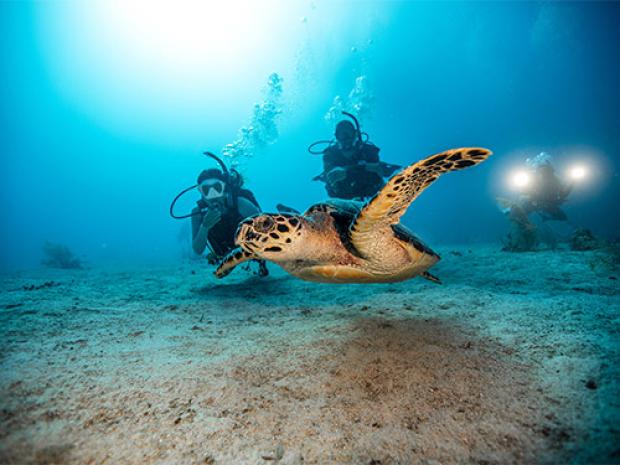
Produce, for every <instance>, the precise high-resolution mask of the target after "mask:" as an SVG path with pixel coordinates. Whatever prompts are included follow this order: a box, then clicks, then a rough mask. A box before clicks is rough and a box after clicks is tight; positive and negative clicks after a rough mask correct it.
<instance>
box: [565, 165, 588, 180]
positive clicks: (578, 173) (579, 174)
mask: <svg viewBox="0 0 620 465" xmlns="http://www.w3.org/2000/svg"><path fill="white" fill-rule="evenodd" d="M586 174H587V171H586V169H585V167H584V166H581V165H576V166H573V167H572V168H571V169H570V170H569V171H568V176H569V177H570V178H571V179H572V180H573V181H582V180H583V179H584V178H585V177H586Z"/></svg>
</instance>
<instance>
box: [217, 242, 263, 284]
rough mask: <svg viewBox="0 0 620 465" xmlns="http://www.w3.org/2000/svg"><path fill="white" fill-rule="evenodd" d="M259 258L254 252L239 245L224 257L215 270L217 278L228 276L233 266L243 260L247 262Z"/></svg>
mask: <svg viewBox="0 0 620 465" xmlns="http://www.w3.org/2000/svg"><path fill="white" fill-rule="evenodd" d="M255 258H257V257H256V256H255V255H254V254H252V253H250V252H246V251H245V250H243V249H241V248H240V247H237V248H236V249H233V250H231V251H230V252H228V254H227V255H226V256H225V257H224V258H223V259H222V261H221V262H220V264H219V265H218V267H217V269H216V270H215V273H214V274H215V277H216V278H223V277H224V276H227V275H228V274H229V273H230V272H231V271H232V270H233V268H235V267H236V266H237V265H239V264H240V263H243V262H247V261H248V260H252V259H255Z"/></svg>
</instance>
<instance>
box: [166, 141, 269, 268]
mask: <svg viewBox="0 0 620 465" xmlns="http://www.w3.org/2000/svg"><path fill="white" fill-rule="evenodd" d="M205 155H208V156H210V157H211V158H213V159H215V160H216V161H217V162H218V163H219V164H220V166H221V167H222V169H221V170H220V169H216V168H211V169H208V170H203V171H202V172H201V173H200V174H199V175H198V180H197V183H196V185H194V186H191V187H188V188H187V189H184V190H183V191H182V192H181V193H180V194H179V195H177V196H176V198H175V199H174V201H173V202H172V204H171V206H170V215H171V216H172V217H173V218H176V219H182V218H187V217H190V216H191V218H192V249H193V250H194V252H195V253H196V254H198V255H202V254H203V253H204V251H205V249H206V248H207V246H208V247H209V249H210V251H211V253H210V254H209V255H208V259H209V262H210V263H212V264H213V263H216V262H217V261H218V260H221V259H222V258H224V256H225V255H226V254H227V253H228V252H230V251H231V250H233V249H234V248H235V233H236V231H237V226H238V225H239V223H240V222H241V221H242V220H243V219H245V218H247V217H249V216H252V215H256V214H257V213H259V212H260V206H259V204H258V201H257V200H256V197H254V194H253V193H252V192H251V191H250V190H248V189H243V188H242V185H243V179H242V178H241V175H240V174H239V173H238V172H237V171H236V170H233V169H231V170H229V169H228V168H226V166H225V165H224V163H223V162H222V161H221V160H220V159H219V158H218V157H216V156H215V155H213V154H211V153H208V152H206V153H205ZM194 188H197V189H198V191H199V192H200V199H199V200H198V201H197V202H196V206H195V207H194V208H193V209H192V211H191V213H189V214H187V215H183V216H178V215H175V214H174V212H173V208H174V205H175V203H176V201H177V200H178V199H179V198H180V197H181V196H182V195H183V194H185V193H186V192H188V191H190V190H193V189H194ZM257 262H258V265H259V270H258V274H259V276H267V275H268V274H269V271H268V270H267V266H266V265H265V262H264V261H263V260H257Z"/></svg>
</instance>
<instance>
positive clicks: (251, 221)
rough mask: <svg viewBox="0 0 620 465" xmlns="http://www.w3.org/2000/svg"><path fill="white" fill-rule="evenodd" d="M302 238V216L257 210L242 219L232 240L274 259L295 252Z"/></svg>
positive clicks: (280, 259)
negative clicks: (265, 212) (253, 214)
mask: <svg viewBox="0 0 620 465" xmlns="http://www.w3.org/2000/svg"><path fill="white" fill-rule="evenodd" d="M302 238H303V218H301V217H300V216H296V215H288V214H284V213H279V214H274V215H271V214H259V215H255V216H251V217H249V218H246V219H245V220H243V221H242V222H241V223H240V224H239V227H238V228H237V235H236V238H235V242H236V243H237V245H238V246H239V247H241V248H242V249H243V250H246V251H248V252H250V253H252V254H254V255H257V256H258V257H260V258H263V259H266V260H272V261H275V262H278V261H282V260H288V259H291V258H294V257H295V256H296V249H297V247H298V246H299V245H300V243H301V240H302Z"/></svg>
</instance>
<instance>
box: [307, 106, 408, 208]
mask: <svg viewBox="0 0 620 465" xmlns="http://www.w3.org/2000/svg"><path fill="white" fill-rule="evenodd" d="M342 113H343V114H344V115H345V116H347V117H349V118H350V119H351V120H352V121H353V123H355V126H354V125H353V123H352V122H351V121H349V120H342V121H340V122H339V123H338V124H337V125H336V131H335V137H336V140H335V141H333V140H331V141H328V140H320V141H317V142H314V143H313V144H311V145H310V146H309V147H308V151H309V152H310V153H312V154H315V155H319V154H322V155H323V172H322V173H321V174H319V175H318V176H315V177H314V178H313V179H312V180H313V181H322V182H324V183H325V188H326V190H327V195H329V196H330V197H332V198H339V199H347V200H351V199H357V200H363V199H366V198H368V197H371V196H373V195H375V194H376V193H377V191H378V190H379V189H381V187H382V186H383V184H384V182H385V181H384V178H386V177H388V176H390V175H391V174H392V173H394V171H396V170H397V169H398V168H400V166H398V165H391V164H389V163H385V162H382V161H380V160H379V147H377V146H376V145H374V144H373V143H371V142H369V141H368V135H367V134H365V133H362V131H361V129H360V125H359V122H358V121H357V118H355V116H353V115H352V114H351V113H347V112H345V111H343V112H342ZM364 135H365V136H366V139H365V140H364V137H363V136H364ZM320 144H328V145H327V147H326V148H325V149H323V150H321V151H317V150H315V147H316V146H318V145H320Z"/></svg>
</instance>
